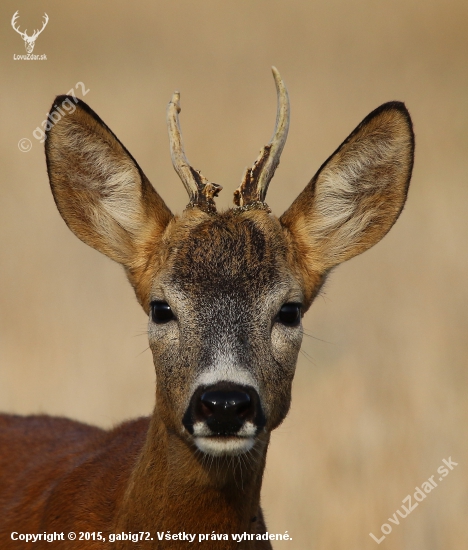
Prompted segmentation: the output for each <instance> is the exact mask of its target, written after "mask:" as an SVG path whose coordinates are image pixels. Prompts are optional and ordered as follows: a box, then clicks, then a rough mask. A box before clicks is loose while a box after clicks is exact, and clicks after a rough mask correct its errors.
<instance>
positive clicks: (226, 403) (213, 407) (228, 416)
mask: <svg viewBox="0 0 468 550" xmlns="http://www.w3.org/2000/svg"><path fill="white" fill-rule="evenodd" d="M200 399H201V402H202V412H203V415H204V416H205V418H206V419H209V418H211V417H212V416H215V417H216V418H218V419H219V420H222V419H225V420H226V421H231V420H232V419H236V418H244V417H245V416H246V415H247V414H248V411H249V408H250V396H249V394H248V393H245V392H243V391H220V390H217V391H216V390H215V391H207V392H205V393H204V394H203V395H202V396H201V398H200Z"/></svg>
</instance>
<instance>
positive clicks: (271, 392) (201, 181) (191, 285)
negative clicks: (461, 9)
mask: <svg viewBox="0 0 468 550" xmlns="http://www.w3.org/2000/svg"><path fill="white" fill-rule="evenodd" d="M273 74H274V78H275V82H276V87H277V94H278V113H277V123H276V129H275V132H274V135H273V138H272V140H271V142H270V143H269V144H268V145H266V146H265V147H264V148H263V149H262V151H261V153H260V156H259V157H258V159H257V160H256V161H255V163H254V165H253V167H252V168H250V169H249V170H248V171H247V173H246V175H245V177H244V179H243V181H242V183H241V186H240V187H239V189H238V190H237V191H236V192H235V196H234V201H235V207H234V208H232V209H230V210H227V211H226V212H221V213H218V212H217V211H216V206H215V202H214V198H215V196H216V195H217V193H218V192H219V191H220V189H221V188H220V186H218V185H216V184H213V183H210V182H209V181H208V180H207V179H206V178H205V177H204V176H202V174H201V173H200V172H199V171H197V170H194V169H193V168H192V166H191V165H190V164H189V162H188V160H187V158H186V156H185V153H184V150H183V147H182V141H181V134H180V127H179V121H178V114H179V111H180V107H179V94H178V93H177V92H176V93H175V94H174V96H173V98H172V100H171V102H170V103H169V107H168V112H167V120H168V129H169V136H170V149H171V155H172V161H173V164H174V168H175V170H176V171H177V173H178V174H179V176H180V178H181V180H182V182H183V183H184V185H185V187H186V189H187V191H188V194H189V198H190V202H189V205H188V207H187V208H186V209H185V211H184V212H183V213H182V214H181V215H180V216H175V215H173V214H172V213H171V212H170V210H169V208H168V207H167V206H166V205H165V203H164V202H163V200H162V199H161V197H160V196H159V195H158V193H157V192H156V191H155V189H154V188H153V186H152V185H151V184H150V183H149V181H148V179H147V178H146V176H145V175H144V173H143V171H142V170H141V168H140V167H139V166H138V164H137V163H136V161H135V160H134V158H133V157H132V156H131V155H130V153H129V152H128V151H127V150H126V149H125V147H124V146H123V145H122V144H121V143H120V141H119V140H118V139H117V138H116V136H115V135H114V134H113V133H112V132H111V131H110V130H109V128H108V127H107V126H106V125H105V124H104V123H103V122H102V120H101V119H100V118H99V117H98V116H97V115H96V114H95V113H94V112H93V111H92V110H91V109H90V108H89V107H88V106H87V105H86V104H84V103H83V102H81V101H79V102H78V105H77V108H76V110H75V111H74V112H73V113H71V112H70V113H68V114H66V116H63V117H61V118H60V120H59V121H58V122H57V123H56V124H55V125H54V126H53V127H52V128H51V129H50V130H49V132H48V139H47V141H46V154H47V166H48V172H49V177H50V182H51V186H52V191H53V194H54V198H55V201H56V203H57V206H58V209H59V211H60V213H61V215H62V217H63V219H64V220H65V222H66V223H67V224H68V226H69V227H70V229H71V230H72V231H73V232H74V233H75V235H77V236H78V237H79V238H80V239H81V240H82V241H84V242H85V243H87V244H88V245H90V246H92V247H93V248H95V249H97V250H99V251H100V252H102V253H103V254H105V255H107V256H108V257H110V258H112V259H113V260H115V261H116V262H118V263H120V264H122V265H123V266H124V268H125V271H126V273H127V276H128V279H129V281H130V283H131V284H132V286H133V288H134V290H135V293H136V296H137V299H138V301H139V302H140V304H141V305H142V307H143V309H144V311H145V312H146V313H147V314H148V335H149V342H150V347H151V350H152V353H153V358H154V365H155V369H156V375H157V402H156V411H157V414H158V416H159V418H161V420H162V422H163V424H164V426H165V429H167V430H168V431H170V432H171V433H174V434H178V437H179V438H180V439H181V440H182V441H184V442H185V443H186V444H187V447H188V448H193V449H198V450H200V451H202V452H203V453H208V454H211V455H218V456H219V455H229V454H239V453H243V452H247V451H249V450H250V449H252V447H254V446H257V447H259V448H266V445H267V443H268V440H269V434H270V432H271V430H273V429H274V428H275V427H276V426H278V425H279V424H280V423H281V422H282V420H283V419H284V418H285V416H286V414H287V412H288V409H289V404H290V399H291V384H292V380H293V376H294V371H295V365H296V360H297V355H298V352H299V348H300V346H301V339H302V329H301V319H302V316H303V315H304V313H305V312H306V311H307V310H308V308H309V307H310V305H311V303H312V301H313V299H314V298H315V296H316V295H317V293H318V292H319V290H320V288H321V286H322V285H323V283H324V281H325V279H326V277H327V275H328V273H329V272H330V270H331V269H333V268H334V267H335V266H337V265H338V264H340V263H341V262H344V261H346V260H348V259H350V258H352V257H353V256H355V255H357V254H360V253H361V252H364V251H365V250H367V249H368V248H370V247H371V246H373V245H374V244H375V243H377V242H378V241H379V240H380V239H381V238H382V237H383V236H384V235H385V234H386V233H387V232H388V231H389V229H390V228H391V226H392V225H393V224H394V223H395V221H396V219H397V218H398V216H399V214H400V212H401V210H402V208H403V205H404V202H405V199H406V195H407V191H408V185H409V181H410V177H411V171H412V165H413V150H414V138H413V131H412V125H411V120H410V117H409V114H408V111H407V110H406V108H405V107H404V105H403V104H402V103H399V102H391V103H386V104H384V105H382V106H381V107H379V108H378V109H376V110H375V111H373V112H372V113H371V114H370V115H368V116H367V117H366V118H365V119H364V120H363V121H362V122H361V124H359V126H358V127H357V128H356V129H355V130H354V131H353V132H352V133H351V134H350V135H349V136H348V138H347V139H346V140H345V141H344V142H343V143H342V144H341V145H340V146H339V147H338V149H337V150H336V151H335V153H333V154H332V155H331V156H330V157H329V158H328V160H327V161H326V162H325V163H324V164H323V165H322V166H321V168H320V169H319V171H318V172H317V174H316V175H315V176H314V177H313V178H312V180H311V181H310V183H309V184H308V185H307V186H306V187H305V189H304V190H303V191H302V193H301V194H300V195H299V196H298V197H297V198H296V200H295V201H294V202H293V204H292V205H291V206H290V207H289V208H288V209H287V210H286V212H284V214H283V215H282V216H281V217H280V218H277V217H275V216H274V215H272V214H271V212H270V209H269V207H268V206H267V204H266V203H265V196H266V192H267V189H268V185H269V182H270V180H271V178H272V177H273V174H274V172H275V169H276V167H277V166H278V163H279V159H280V155H281V151H282V149H283V146H284V143H285V140H286V136H287V132H288V126H289V100H288V94H287V91H286V88H285V85H284V83H283V81H282V79H281V77H280V75H279V73H278V72H277V70H276V69H273ZM65 100H66V96H61V97H58V98H57V99H56V101H55V103H54V105H53V107H52V111H54V110H56V109H58V108H59V107H60V104H61V103H62V102H63V101H65ZM116 299H117V297H116Z"/></svg>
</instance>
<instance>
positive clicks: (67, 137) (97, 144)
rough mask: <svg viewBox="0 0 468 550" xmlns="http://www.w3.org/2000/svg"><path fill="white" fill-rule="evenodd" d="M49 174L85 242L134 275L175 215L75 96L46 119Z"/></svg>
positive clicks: (59, 103)
mask: <svg viewBox="0 0 468 550" xmlns="http://www.w3.org/2000/svg"><path fill="white" fill-rule="evenodd" d="M46 129H47V139H46V143H45V149H46V158H47V170H48V173H49V179H50V184H51V187H52V193H53V195H54V199H55V202H56V204H57V207H58V209H59V212H60V214H61V215H62V218H63V219H64V220H65V222H66V224H67V225H68V227H69V228H70V229H71V230H72V231H73V233H75V235H76V236H77V237H78V238H79V239H81V240H82V241H83V242H85V243H86V244H88V245H90V246H92V247H93V248H95V249H96V250H99V251H100V252H102V253H103V254H105V255H106V256H108V257H109V258H111V259H113V260H115V261H116V262H119V263H121V264H122V265H124V266H125V267H126V268H127V269H129V270H130V271H131V270H132V268H134V267H135V263H138V251H139V249H141V248H142V247H144V246H145V244H148V243H149V242H150V241H154V240H157V239H158V238H159V237H160V236H161V235H162V233H163V232H164V229H165V228H166V226H167V224H168V223H169V221H170V220H171V218H172V214H171V212H170V210H169V209H168V207H167V206H166V205H165V203H164V201H163V200H162V199H161V197H160V196H159V195H158V194H157V193H156V191H155V190H154V188H153V186H152V185H151V184H150V182H149V181H148V179H147V178H146V176H145V175H144V174H143V172H142V170H141V169H140V167H139V166H138V164H137V163H136V161H135V160H134V158H133V157H132V156H131V155H130V153H129V152H128V151H127V150H126V149H125V147H124V146H123V145H122V143H120V141H119V140H118V139H117V138H116V136H115V135H114V134H113V133H112V132H111V130H110V129H109V128H108V127H107V126H106V125H105V124H104V122H103V121H102V120H101V119H100V118H99V117H98V116H97V115H96V113H94V111H92V110H91V109H90V108H89V107H88V106H87V105H86V103H84V102H83V101H81V100H78V99H76V98H74V97H69V96H59V97H57V98H56V99H55V102H54V104H53V106H52V109H51V111H50V114H49V118H48V121H47V128H46Z"/></svg>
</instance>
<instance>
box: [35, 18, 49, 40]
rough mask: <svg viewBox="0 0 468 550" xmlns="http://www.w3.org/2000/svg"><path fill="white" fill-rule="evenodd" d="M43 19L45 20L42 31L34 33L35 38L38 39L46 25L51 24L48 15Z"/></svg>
mask: <svg viewBox="0 0 468 550" xmlns="http://www.w3.org/2000/svg"><path fill="white" fill-rule="evenodd" d="M42 17H43V18H44V21H43V22H42V29H41V30H40V31H37V30H36V31H34V33H33V37H34V38H37V37H38V36H39V35H40V34H41V32H42V31H43V30H44V29H45V28H46V25H47V23H48V22H49V16H48V15H47V13H44V15H43V16H42Z"/></svg>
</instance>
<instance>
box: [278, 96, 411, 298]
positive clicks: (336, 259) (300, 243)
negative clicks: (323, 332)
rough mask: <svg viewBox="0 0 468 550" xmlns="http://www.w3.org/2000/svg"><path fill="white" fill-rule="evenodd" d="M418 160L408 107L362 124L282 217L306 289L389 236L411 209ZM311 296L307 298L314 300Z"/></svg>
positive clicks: (394, 105) (390, 106)
mask: <svg viewBox="0 0 468 550" xmlns="http://www.w3.org/2000/svg"><path fill="white" fill-rule="evenodd" d="M413 154H414V135H413V129H412V124H411V119H410V116H409V113H408V111H407V110H406V107H405V106H404V105H403V103H400V102H391V103H385V104H384V105H382V106H380V107H379V108H378V109H376V110H375V111H373V112H372V113H371V114H370V115H368V116H367V117H366V118H365V119H364V120H363V121H362V122H361V124H359V126H358V127H357V128H356V129H355V130H354V131H353V132H352V133H351V134H350V135H349V136H348V138H347V139H346V140H345V141H344V142H343V143H342V144H341V145H340V147H339V148H338V149H337V150H336V151H335V153H333V155H332V156H331V157H330V158H329V159H328V160H327V161H326V162H325V163H324V164H323V165H322V167H321V168H320V169H319V171H318V172H317V174H316V175H315V176H314V177H313V178H312V181H311V182H310V183H309V184H308V185H307V187H306V188H305V189H304V191H302V193H301V194H300V195H299V196H298V197H297V199H296V200H295V201H294V202H293V204H292V205H291V206H290V208H289V209H288V210H287V211H286V212H285V213H284V214H283V215H282V216H281V219H280V221H281V223H282V225H283V227H284V228H285V229H286V231H287V232H288V233H289V235H290V238H291V240H292V245H293V248H294V250H293V253H294V256H295V258H296V263H297V264H298V267H299V270H300V271H301V273H302V279H303V280H304V282H305V286H306V288H307V286H308V285H311V283H310V282H308V279H313V278H314V277H313V276H311V274H312V273H315V274H316V275H318V276H319V277H323V276H324V275H325V274H326V273H327V272H328V271H329V270H330V269H332V268H333V267H335V266H336V265H338V264H340V263H342V262H344V261H346V260H349V259H350V258H352V257H353V256H356V255H357V254H360V253H361V252H364V251H365V250H367V249H368V248H370V247H371V246H373V245H374V244H376V243H377V242H378V241H380V239H381V238H382V237H384V235H385V234H386V233H387V232H388V231H389V230H390V228H391V227H392V225H393V224H394V223H395V221H396V220H397V218H398V216H399V214H400V212H401V210H402V208H403V205H404V204H405V200H406V195H407V192H408V186H409V182H410V178H411V171H412V167H413ZM315 286H316V285H315ZM309 290H310V292H308V291H307V290H306V294H311V293H313V290H312V289H309ZM312 297H313V296H312V295H311V296H310V298H309V301H310V299H312Z"/></svg>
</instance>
